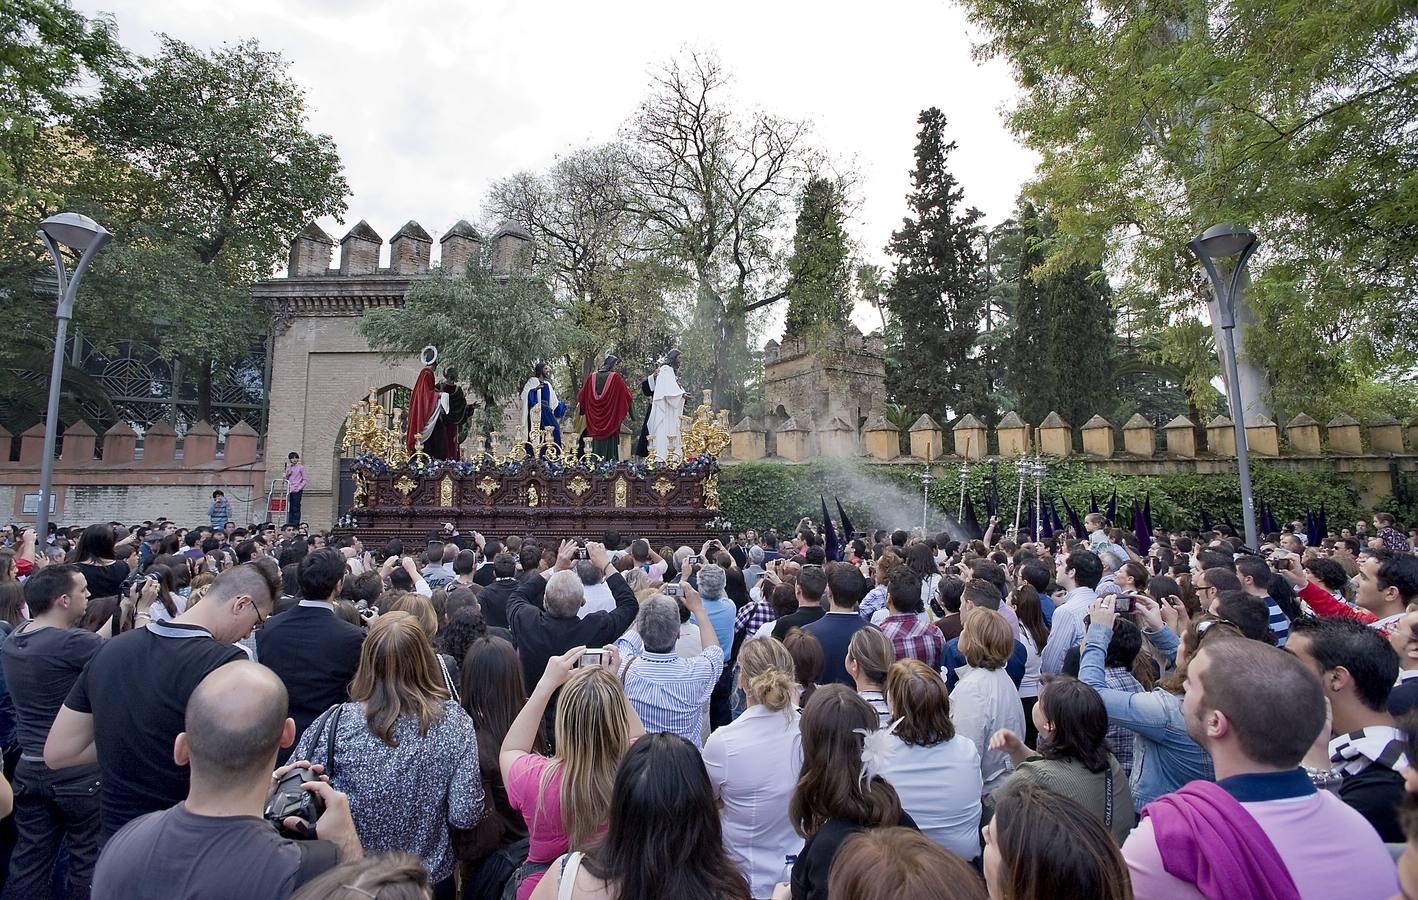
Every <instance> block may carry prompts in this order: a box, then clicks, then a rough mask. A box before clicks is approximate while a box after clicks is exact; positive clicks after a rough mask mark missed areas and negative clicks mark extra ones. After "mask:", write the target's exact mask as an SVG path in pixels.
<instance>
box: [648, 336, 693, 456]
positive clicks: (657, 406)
mask: <svg viewBox="0 0 1418 900" xmlns="http://www.w3.org/2000/svg"><path fill="white" fill-rule="evenodd" d="M652 387H653V388H654V391H655V393H654V396H653V397H652V398H651V400H650V420H649V422H648V423H647V424H648V426H649V430H650V440H651V442H652V445H653V449H654V451H655V457H656V458H657V459H662V460H664V459H669V458H670V457H672V456H674V457H678V456H680V455H681V451H680V422H679V420H680V416H682V415H684V401H686V400H688V399H689V394H687V393H685V391H684V388H682V387H680V384H679V351H678V350H671V351H670V352H669V353H667V354H666V355H665V361H664V363H663V364H662V365H661V366H660V369H659V371H657V372H656V373H655V383H654V384H653V385H652Z"/></svg>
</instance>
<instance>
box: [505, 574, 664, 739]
mask: <svg viewBox="0 0 1418 900" xmlns="http://www.w3.org/2000/svg"><path fill="white" fill-rule="evenodd" d="M606 586H607V587H609V588H610V589H611V596H612V597H614V598H615V609H613V610H610V611H609V612H593V613H591V614H590V615H589V616H587V617H586V618H584V619H576V618H571V619H562V618H558V617H557V616H553V615H551V614H549V613H547V612H545V611H544V610H542V609H539V608H538V607H540V606H541V605H542V596H543V595H544V594H545V593H546V589H547V580H546V579H545V578H541V577H537V578H532V579H529V580H528V581H527V582H525V583H523V584H519V585H517V589H516V590H515V591H513V592H512V596H511V598H509V600H508V602H507V620H508V622H509V623H511V626H512V635H513V637H515V638H516V639H517V653H518V655H519V656H521V658H522V672H523V675H524V676H525V677H526V679H527V692H528V693H531V691H532V688H534V687H536V684H537V682H538V681H540V680H541V678H542V673H543V672H544V671H546V667H547V660H549V659H551V658H552V657H553V656H559V655H561V654H562V653H565V652H566V651H568V650H570V649H571V648H572V647H579V646H581V645H582V644H584V645H586V646H587V647H593V648H600V647H604V646H605V645H606V644H613V643H615V641H616V638H618V637H620V636H621V635H622V634H625V632H626V629H628V628H629V627H630V624H631V623H632V622H634V621H635V616H636V614H638V613H639V612H640V604H639V603H638V602H637V601H636V599H635V592H634V591H632V590H631V589H630V586H629V585H627V584H626V583H625V579H624V578H622V577H621V576H620V573H619V572H617V573H615V574H614V575H611V576H610V577H608V578H606ZM489 624H491V623H489ZM554 706H555V703H554V702H553V703H552V704H549V705H548V708H547V712H548V714H550V712H551V710H552V709H553V708H554Z"/></svg>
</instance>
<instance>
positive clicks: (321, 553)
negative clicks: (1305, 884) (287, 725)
mask: <svg viewBox="0 0 1418 900" xmlns="http://www.w3.org/2000/svg"><path fill="white" fill-rule="evenodd" d="M344 576H345V559H344V557H343V556H342V555H341V554H340V552H339V551H338V550H332V549H325V550H316V551H315V552H314V553H311V554H309V555H307V556H306V557H305V559H303V560H301V563H300V569H299V578H300V595H301V597H303V598H305V599H303V600H301V601H300V602H299V603H298V604H297V605H296V606H295V607H293V608H291V609H289V610H287V611H286V612H283V613H281V614H280V615H278V616H272V617H271V618H270V621H268V622H267V623H266V624H265V626H263V627H262V628H261V629H260V630H259V631H257V632H256V658H257V659H259V660H260V661H261V664H262V665H264V666H266V667H267V668H269V669H271V670H272V671H273V672H275V673H276V674H277V675H278V676H280V679H281V681H282V682H284V683H285V686H286V692H287V693H288V694H289V695H290V715H291V718H293V719H295V729H296V734H297V735H298V734H300V733H302V732H304V731H305V729H306V727H307V726H309V725H310V723H311V722H313V721H315V719H316V717H318V716H319V715H320V714H321V713H322V712H324V711H325V710H327V709H329V708H330V707H331V706H333V705H334V704H336V703H343V702H344V701H346V700H348V699H349V683H350V679H351V678H353V677H354V673H355V670H356V669H358V668H359V652H360V646H361V645H362V644H363V643H364V629H363V628H361V627H359V626H358V625H351V624H350V623H349V622H346V621H345V620H344V619H341V618H339V617H338V616H336V615H335V607H334V602H335V600H336V599H337V597H338V596H339V592H340V584H341V582H342V581H343V579H344ZM290 749H291V748H289V747H287V748H283V749H282V750H281V754H282V759H281V762H282V763H284V762H285V758H284V757H286V756H289V754H290Z"/></svg>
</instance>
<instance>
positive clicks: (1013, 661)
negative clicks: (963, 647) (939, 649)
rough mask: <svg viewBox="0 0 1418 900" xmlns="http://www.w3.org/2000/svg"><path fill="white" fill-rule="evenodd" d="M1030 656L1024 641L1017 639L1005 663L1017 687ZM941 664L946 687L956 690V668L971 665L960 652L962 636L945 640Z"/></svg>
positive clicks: (1010, 677) (957, 678)
mask: <svg viewBox="0 0 1418 900" xmlns="http://www.w3.org/2000/svg"><path fill="white" fill-rule="evenodd" d="M1028 657H1029V651H1028V650H1027V649H1025V647H1024V643H1023V642H1022V641H1015V642H1014V651H1013V652H1012V653H1010V654H1009V659H1007V660H1005V663H1004V670H1005V671H1006V672H1008V673H1009V679H1010V681H1013V682H1014V686H1015V687H1019V682H1021V681H1023V680H1024V663H1025V660H1027V659H1028ZM940 664H941V665H942V666H944V667H945V686H946V689H947V690H955V682H957V681H959V680H960V678H959V676H957V675H956V674H955V670H956V669H957V668H963V667H964V666H966V665H969V664H968V663H967V662H965V654H963V653H961V652H960V638H958V637H957V638H951V639H950V640H948V641H946V642H945V652H944V653H942V654H941V655H940Z"/></svg>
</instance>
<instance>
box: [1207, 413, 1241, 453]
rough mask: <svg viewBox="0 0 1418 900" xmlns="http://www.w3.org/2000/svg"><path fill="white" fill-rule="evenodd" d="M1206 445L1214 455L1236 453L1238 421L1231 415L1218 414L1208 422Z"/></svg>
mask: <svg viewBox="0 0 1418 900" xmlns="http://www.w3.org/2000/svg"><path fill="white" fill-rule="evenodd" d="M1206 446H1207V448H1208V449H1209V450H1210V451H1211V455H1212V456H1235V455H1236V423H1234V422H1232V421H1231V419H1230V417H1229V416H1217V417H1216V418H1214V419H1212V420H1211V421H1210V422H1207V423H1206Z"/></svg>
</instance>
